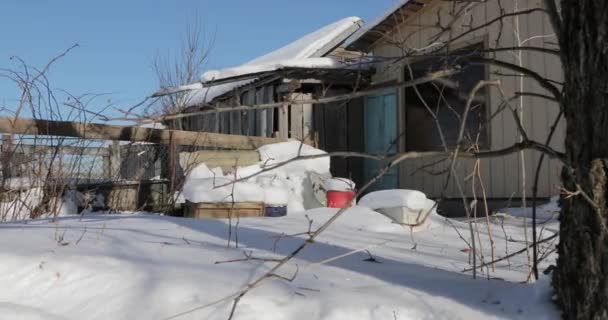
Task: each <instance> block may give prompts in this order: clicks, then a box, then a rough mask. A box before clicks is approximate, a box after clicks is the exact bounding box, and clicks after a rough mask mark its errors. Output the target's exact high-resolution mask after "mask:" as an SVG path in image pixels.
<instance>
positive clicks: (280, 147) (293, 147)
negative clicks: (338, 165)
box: [258, 141, 330, 174]
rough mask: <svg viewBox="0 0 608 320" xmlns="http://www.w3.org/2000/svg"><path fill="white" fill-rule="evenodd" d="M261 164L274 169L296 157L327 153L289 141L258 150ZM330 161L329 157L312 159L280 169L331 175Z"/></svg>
mask: <svg viewBox="0 0 608 320" xmlns="http://www.w3.org/2000/svg"><path fill="white" fill-rule="evenodd" d="M258 152H259V153H260V159H261V163H262V164H263V166H264V167H273V166H276V165H278V164H280V163H282V162H287V161H289V160H292V159H294V158H296V157H299V156H301V157H306V156H321V155H325V154H327V152H325V151H323V150H320V149H316V148H314V147H311V146H309V145H307V144H304V143H302V142H300V141H288V142H280V143H274V144H267V145H264V146H261V147H260V148H259V149H258ZM329 165H330V159H329V157H328V156H323V157H318V158H311V159H306V160H300V161H292V162H290V163H288V164H286V165H283V166H281V167H280V169H281V170H283V171H288V172H297V171H312V172H316V173H319V174H327V173H329Z"/></svg>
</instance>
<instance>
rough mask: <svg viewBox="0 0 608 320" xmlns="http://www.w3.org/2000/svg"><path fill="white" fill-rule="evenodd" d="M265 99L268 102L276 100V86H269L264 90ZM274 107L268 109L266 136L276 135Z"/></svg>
mask: <svg viewBox="0 0 608 320" xmlns="http://www.w3.org/2000/svg"><path fill="white" fill-rule="evenodd" d="M264 100H265V101H266V103H271V102H274V87H273V86H268V87H267V88H266V91H265V92H264ZM274 112H275V111H274V109H267V110H266V136H267V137H273V136H274Z"/></svg>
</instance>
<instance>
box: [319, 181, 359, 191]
mask: <svg viewBox="0 0 608 320" xmlns="http://www.w3.org/2000/svg"><path fill="white" fill-rule="evenodd" d="M323 188H324V189H325V190H327V191H355V182H353V181H352V180H349V179H346V178H332V179H327V180H325V183H324V184H323Z"/></svg>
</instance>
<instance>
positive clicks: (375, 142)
mask: <svg viewBox="0 0 608 320" xmlns="http://www.w3.org/2000/svg"><path fill="white" fill-rule="evenodd" d="M364 130H365V151H366V152H368V153H374V154H387V153H396V152H398V145H397V136H398V132H397V97H396V95H395V94H394V93H387V94H382V95H377V96H370V97H367V101H366V104H365V110H364ZM384 165H386V162H381V161H376V160H372V159H365V162H364V166H363V168H364V169H363V170H364V177H365V182H367V181H369V179H371V178H373V177H374V176H376V175H377V174H378V173H379V172H380V170H381V169H382V168H383V167H384ZM398 186H399V174H398V168H397V167H394V168H392V169H391V170H390V171H389V172H388V173H387V174H386V175H385V176H384V177H383V178H382V179H381V180H379V181H377V182H376V183H374V184H373V185H372V186H370V188H369V189H367V190H368V191H375V190H383V189H395V188H397V187H398Z"/></svg>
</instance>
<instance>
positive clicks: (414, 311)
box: [0, 207, 559, 320]
mask: <svg viewBox="0 0 608 320" xmlns="http://www.w3.org/2000/svg"><path fill="white" fill-rule="evenodd" d="M337 210H338V209H329V208H320V209H314V210H309V211H306V212H305V215H304V214H296V215H288V216H285V217H280V218H248V219H240V221H239V226H238V229H235V228H234V225H233V227H232V232H231V235H232V243H233V245H232V246H231V247H229V248H228V247H227V241H228V234H229V233H228V221H227V220H195V219H186V218H173V217H164V216H158V215H144V214H134V215H120V214H118V215H86V216H84V217H82V218H80V217H65V218H59V219H58V221H57V222H51V221H50V220H45V219H41V220H30V221H27V223H5V224H1V225H0V228H2V232H0V242H2V243H4V244H6V245H5V246H2V248H1V249H0V259H2V264H0V287H2V288H3V290H0V301H2V303H0V314H2V315H3V316H4V317H6V318H11V319H13V318H19V319H23V318H25V319H93V320H95V319H104V320H105V319H212V320H213V319H227V318H228V314H229V312H230V307H231V297H232V296H233V295H234V294H235V293H237V292H239V290H242V289H243V288H245V287H246V286H247V284H248V283H250V282H251V281H252V280H254V279H256V278H257V277H258V276H260V275H261V274H263V273H264V272H266V271H268V270H269V268H271V267H272V266H273V265H274V263H272V262H262V261H253V260H252V261H244V262H233V263H222V264H216V262H218V261H226V260H231V259H239V258H242V257H243V252H244V251H247V252H248V253H249V252H251V253H252V254H253V255H254V256H256V257H271V258H279V257H282V256H285V255H287V254H289V253H290V252H292V250H294V248H296V247H297V246H298V245H300V244H301V243H302V242H303V241H305V240H306V235H300V236H286V235H290V234H297V233H302V232H304V231H306V230H308V225H309V220H308V219H312V221H313V223H312V224H313V229H314V228H317V227H319V226H320V225H321V224H322V223H323V222H325V221H326V220H327V219H329V217H330V216H331V215H332V214H334V213H335V212H337ZM307 218H308V219H307ZM512 219H514V220H517V219H520V218H515V217H514V218H512ZM467 228H468V225H467V224H466V223H463V222H459V221H455V220H450V221H448V220H446V219H441V220H438V221H437V223H436V224H435V225H434V226H432V227H431V228H429V229H427V230H425V231H423V232H419V233H416V234H411V233H410V232H409V231H408V230H407V229H406V228H403V227H401V226H399V225H396V224H392V223H391V222H390V220H389V219H387V218H386V217H384V216H382V215H380V214H378V213H376V212H373V211H371V210H369V209H367V208H363V207H354V208H352V209H349V210H348V211H346V212H345V213H344V215H343V216H342V217H341V218H340V219H338V220H337V221H336V222H335V223H334V224H333V225H332V226H331V227H330V228H328V229H327V230H326V231H325V232H324V233H323V234H322V235H321V236H320V237H319V238H317V240H316V241H315V242H314V243H310V244H309V247H307V248H306V249H305V250H303V251H302V252H300V253H299V254H298V255H297V256H296V257H295V258H294V259H293V260H292V261H290V262H289V263H288V264H287V265H286V266H284V267H283V268H282V269H280V270H279V271H277V272H278V273H279V274H280V275H282V276H286V277H290V276H292V275H293V274H294V273H295V272H296V270H297V275H296V277H295V279H294V280H293V281H292V282H287V281H284V280H281V279H278V278H271V279H269V280H268V281H266V282H264V283H263V284H262V285H261V286H258V287H256V288H254V289H253V290H251V291H250V292H249V293H248V294H247V295H245V296H244V298H243V299H242V300H241V302H240V303H239V306H238V308H237V310H236V314H235V317H234V319H235V320H247V319H270V320H272V319H295V320H300V319H302V320H303V319H307V320H308V319H312V320H316V319H318V320H341V319H355V320H367V319H399V320H408V319H541V320H542V319H556V318H558V317H559V313H558V311H557V310H556V307H555V306H554V305H553V304H552V302H551V300H550V297H551V289H550V285H549V279H548V278H547V277H543V278H541V280H540V281H538V282H537V283H534V284H523V283H520V281H522V280H525V279H526V277H527V271H526V269H525V268H523V267H522V264H523V263H524V262H525V260H526V257H525V254H523V255H518V256H515V257H513V258H511V259H510V261H508V262H507V261H503V262H501V263H497V265H496V271H495V272H492V271H491V269H490V270H489V272H490V277H491V278H501V279H505V280H506V281H503V280H496V279H490V280H487V279H486V276H485V272H487V270H486V269H483V272H482V273H481V274H480V277H479V278H478V279H477V280H474V279H472V277H471V274H470V273H463V272H462V270H463V269H465V268H468V267H470V265H469V262H468V260H469V255H468V253H466V252H464V250H463V249H465V248H467V246H466V244H465V243H464V242H463V241H462V240H461V239H460V238H459V235H458V233H460V234H464V235H466V234H467V232H468V229H467ZM492 228H495V229H498V228H497V225H494V224H493V225H492ZM485 230H486V227H485V225H483V224H480V226H479V232H480V234H481V239H480V241H481V242H482V243H484V244H488V243H489V240H488V237H487V233H486V232H485ZM236 233H238V242H239V247H238V248H235V247H234V241H235V234H236ZM505 233H506V234H507V235H508V239H511V240H509V241H507V237H505V236H503V235H502V232H500V231H498V232H496V231H495V232H494V234H493V236H494V241H496V248H497V253H496V254H497V256H502V255H503V254H504V250H505V249H504V248H505V245H508V246H509V251H510V252H514V251H516V250H519V249H521V248H523V246H524V244H523V243H522V242H521V241H522V239H523V238H524V237H523V228H522V227H521V226H518V225H516V224H511V223H507V224H505ZM546 234H547V231H546V230H545V231H544V234H543V236H547V235H546ZM548 247H550V244H547V248H548ZM501 250H502V251H501ZM543 250H544V249H543ZM367 252H369V254H368V253H367ZM483 253H484V256H485V257H486V259H489V249H488V246H485V247H484V251H483ZM370 254H371V257H373V260H372V261H369V260H370ZM555 258H556V255H555V254H551V255H550V256H549V258H548V259H546V260H543V262H542V263H541V266H540V268H541V270H542V269H544V268H545V267H547V266H548V264H549V263H554V261H555ZM366 260H367V261H366ZM374 261H376V262H374Z"/></svg>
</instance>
